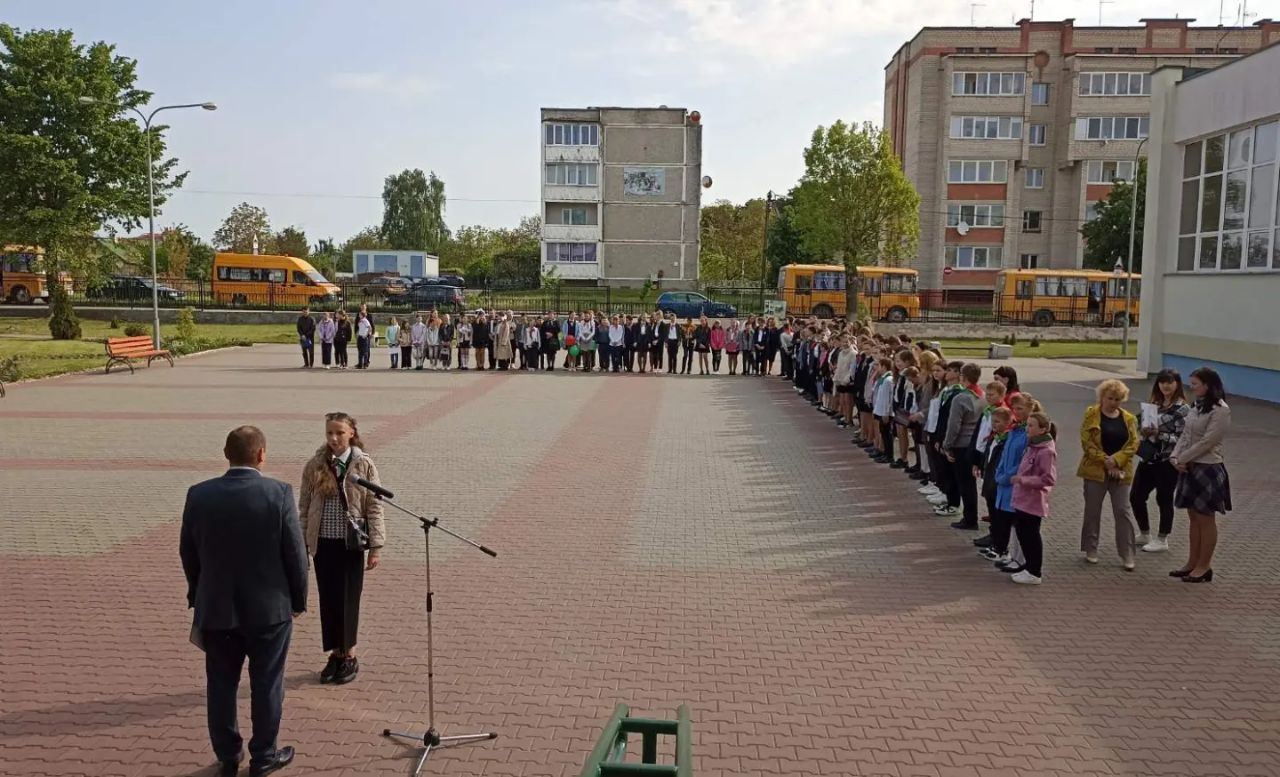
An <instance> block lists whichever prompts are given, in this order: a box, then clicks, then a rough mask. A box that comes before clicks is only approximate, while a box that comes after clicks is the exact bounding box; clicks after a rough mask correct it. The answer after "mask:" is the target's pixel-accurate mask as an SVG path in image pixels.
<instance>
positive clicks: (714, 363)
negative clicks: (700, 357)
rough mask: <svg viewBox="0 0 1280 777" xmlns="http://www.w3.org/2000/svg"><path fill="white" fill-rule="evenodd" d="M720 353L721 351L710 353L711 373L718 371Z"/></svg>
mask: <svg viewBox="0 0 1280 777" xmlns="http://www.w3.org/2000/svg"><path fill="white" fill-rule="evenodd" d="M721 353H722V352H721V351H712V352H711V371H712V372H719V371H720V354H721Z"/></svg>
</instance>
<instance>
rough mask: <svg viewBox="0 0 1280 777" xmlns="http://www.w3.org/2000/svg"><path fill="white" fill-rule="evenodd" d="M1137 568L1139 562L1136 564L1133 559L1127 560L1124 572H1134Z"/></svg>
mask: <svg viewBox="0 0 1280 777" xmlns="http://www.w3.org/2000/svg"><path fill="white" fill-rule="evenodd" d="M1137 568H1138V564H1137V562H1136V561H1134V560H1133V559H1127V560H1126V561H1125V562H1124V571H1126V572H1132V571H1133V570H1135V569H1137Z"/></svg>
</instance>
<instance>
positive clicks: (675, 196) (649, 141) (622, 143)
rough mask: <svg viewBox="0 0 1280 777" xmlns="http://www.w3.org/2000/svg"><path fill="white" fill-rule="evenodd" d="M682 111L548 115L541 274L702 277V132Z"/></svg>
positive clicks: (549, 111) (673, 281)
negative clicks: (699, 265)
mask: <svg viewBox="0 0 1280 777" xmlns="http://www.w3.org/2000/svg"><path fill="white" fill-rule="evenodd" d="M700 119H701V117H700V116H699V114H698V112H697V111H693V112H690V111H687V110H685V109H684V108H667V107H666V106H662V107H658V108H585V109H576V108H575V109H564V108H543V109H542V219H543V221H542V224H543V226H542V271H543V272H544V273H546V272H549V271H552V270H554V271H555V272H556V274H557V275H558V276H559V277H560V278H563V279H565V281H567V282H569V283H576V284H582V285H600V286H604V285H612V286H639V285H641V284H643V283H644V281H645V280H646V279H652V280H654V281H655V282H661V285H662V288H664V289H672V288H683V287H688V286H692V285H693V284H694V282H696V281H697V279H698V214H699V208H700V206H701V191H702V186H701V179H702V127H701V125H700V124H699V122H700Z"/></svg>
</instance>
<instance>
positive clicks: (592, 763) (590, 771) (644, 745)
mask: <svg viewBox="0 0 1280 777" xmlns="http://www.w3.org/2000/svg"><path fill="white" fill-rule="evenodd" d="M630 713H631V709H630V708H629V707H628V706H627V705H625V704H619V705H618V706H617V707H616V708H614V710H613V716H612V717H611V718H609V722H608V723H606V724H605V725H604V731H602V732H600V739H599V740H597V741H596V746H595V749H593V750H592V751H591V755H590V756H588V757H587V763H586V765H585V766H584V767H583V768H582V777H654V776H656V775H661V776H662V777H692V775H693V741H692V739H691V736H690V726H689V707H688V706H687V705H684V704H682V705H680V709H679V710H678V711H677V712H676V715H677V719H676V720H655V719H653V718H633V717H630ZM628 734H639V735H640V742H641V758H640V760H641V763H623V759H624V758H626V756H627V735H628ZM659 735H665V736H674V737H675V738H676V762H675V763H674V764H659V763H658V737H659Z"/></svg>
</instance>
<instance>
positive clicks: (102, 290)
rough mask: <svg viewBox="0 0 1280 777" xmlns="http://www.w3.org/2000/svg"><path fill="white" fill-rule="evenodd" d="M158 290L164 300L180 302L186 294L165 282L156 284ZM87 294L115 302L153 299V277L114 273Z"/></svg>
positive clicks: (92, 287)
mask: <svg viewBox="0 0 1280 777" xmlns="http://www.w3.org/2000/svg"><path fill="white" fill-rule="evenodd" d="M156 292H157V296H159V297H160V300H161V301H162V302H165V301H167V302H178V301H180V300H182V298H183V297H184V296H186V295H185V294H183V293H182V292H181V291H178V290H177V289H175V288H173V287H172V286H165V285H164V284H160V285H158V286H156ZM87 296H88V297H90V298H91V299H101V300H112V301H115V302H132V301H139V300H141V301H147V300H150V299H151V279H150V278H143V277H139V276H135V275H113V276H111V277H110V278H108V279H107V280H106V281H104V282H103V283H100V284H96V285H94V286H91V287H90V288H89V289H88V292H87Z"/></svg>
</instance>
